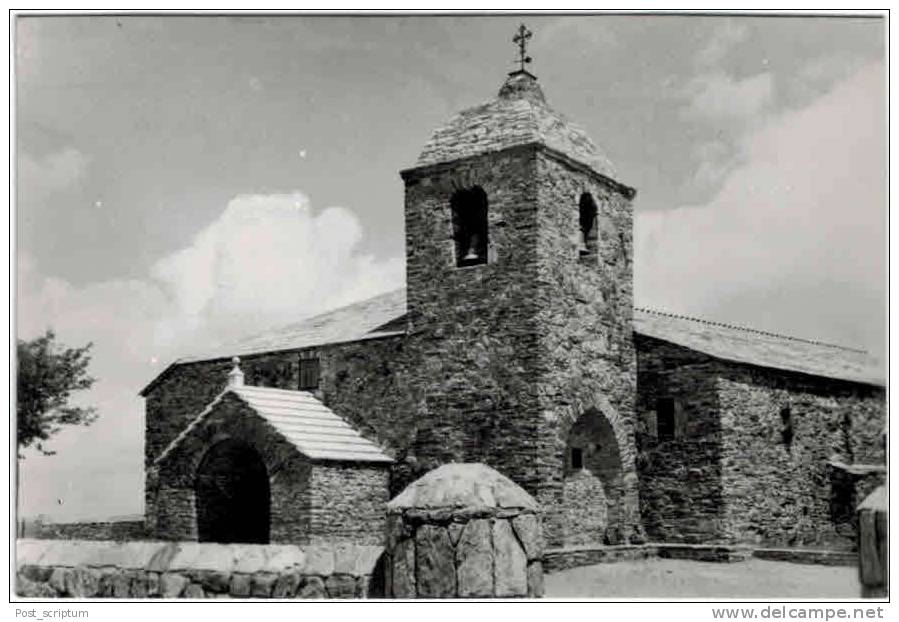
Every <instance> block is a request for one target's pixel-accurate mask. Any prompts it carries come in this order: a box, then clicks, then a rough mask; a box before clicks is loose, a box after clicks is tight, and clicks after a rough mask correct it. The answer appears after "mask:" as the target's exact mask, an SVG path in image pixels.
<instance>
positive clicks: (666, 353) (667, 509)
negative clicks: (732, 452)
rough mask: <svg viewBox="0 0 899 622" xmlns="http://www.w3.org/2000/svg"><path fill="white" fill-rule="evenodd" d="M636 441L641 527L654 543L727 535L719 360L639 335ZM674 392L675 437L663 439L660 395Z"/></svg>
mask: <svg viewBox="0 0 899 622" xmlns="http://www.w3.org/2000/svg"><path fill="white" fill-rule="evenodd" d="M635 343H636V346H637V361H638V370H639V371H638V374H637V412H638V426H637V439H638V450H639V457H638V460H637V465H638V469H639V473H640V504H641V514H642V518H643V526H644V527H645V529H646V533H647V537H648V538H649V539H650V540H651V541H653V542H688V543H697V542H719V541H722V539H723V538H724V531H723V524H722V523H723V519H724V507H723V499H722V484H721V461H720V452H721V449H720V448H721V442H722V441H721V425H720V416H719V403H718V385H717V383H716V381H715V375H714V374H715V371H716V367H715V363H714V361H712V359H710V358H709V357H707V356H705V355H702V354H700V353H698V352H694V351H692V350H688V349H686V348H681V347H679V346H676V345H674V344H669V343H666V342H663V341H659V340H656V339H652V338H649V337H644V336H640V335H637V336H636V337H635ZM659 398H671V399H672V400H673V401H674V407H675V437H674V438H672V439H659V435H658V422H657V421H656V401H657V400H658V399H659Z"/></svg>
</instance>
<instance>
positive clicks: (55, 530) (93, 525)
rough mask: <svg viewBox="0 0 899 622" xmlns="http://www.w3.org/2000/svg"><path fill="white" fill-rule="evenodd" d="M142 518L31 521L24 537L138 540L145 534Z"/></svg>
mask: <svg viewBox="0 0 899 622" xmlns="http://www.w3.org/2000/svg"><path fill="white" fill-rule="evenodd" d="M146 535H147V534H146V529H145V523H144V521H143V520H127V521H125V520H122V521H95V522H80V523H31V524H30V525H27V526H26V529H25V537H26V538H36V539H43V540H140V539H141V538H144V537H145V536H146Z"/></svg>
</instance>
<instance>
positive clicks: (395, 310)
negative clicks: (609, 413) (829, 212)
mask: <svg viewBox="0 0 899 622" xmlns="http://www.w3.org/2000/svg"><path fill="white" fill-rule="evenodd" d="M405 315H406V289H405V288H400V289H396V290H393V291H391V292H387V293H385V294H380V295H378V296H375V297H374V298H369V299H367V300H362V301H359V302H357V303H354V304H351V305H347V306H345V307H341V308H340V309H335V310H333V311H328V312H326V313H322V314H320V315H317V316H315V317H311V318H309V319H307V320H303V321H300V322H296V323H294V324H291V325H289V326H285V327H284V328H280V329H277V330H273V331H269V332H266V333H263V334H261V335H258V336H255V337H252V338H250V339H246V340H244V341H241V342H238V343H237V344H235V345H233V346H230V347H222V348H218V349H216V350H211V351H208V352H206V353H201V354H197V355H195V356H190V357H187V358H182V359H179V360H178V361H176V362H175V363H173V364H172V365H171V366H170V367H169V368H168V369H166V371H164V372H162V374H160V375H159V376H157V378H156V379H155V380H153V382H151V383H150V384H149V385H147V387H146V388H144V389H143V391H141V395H146V393H147V392H148V391H149V390H150V389H151V388H152V387H153V386H154V384H155V383H156V382H158V381H159V380H160V379H161V378H162V377H163V375H165V374H166V373H167V372H168V371H169V370H171V369H172V368H174V367H176V366H178V365H180V364H182V363H190V362H198V361H207V360H214V359H219V358H226V357H228V358H230V357H231V356H235V355H236V356H249V355H252V354H264V353H268V352H277V351H283V350H298V349H301V348H309V347H316V346H323V345H328V344H334V343H344V342H351V341H361V340H365V339H376V338H379V337H390V336H397V335H403V334H405V322H404V318H405ZM633 329H634V332H635V333H637V334H640V335H645V336H647V337H653V338H656V339H661V340H662V341H667V342H669V343H673V344H676V345H679V346H683V347H685V348H689V349H691V350H695V351H697V352H702V353H704V354H707V355H709V356H712V357H715V358H719V359H722V360H726V361H734V362H739V363H747V364H750V365H757V366H759V367H768V368H772V369H782V370H787V371H794V372H800V373H804V374H811V375H813V376H821V377H824V378H835V379H839V380H848V381H851V382H860V383H864V384H873V385H876V386H884V385H885V380H884V378H885V374H884V369H883V367H882V366H880V365H879V363H878V361H876V360H875V359H873V358H872V357H871V356H869V355H868V354H867V353H866V352H865V351H863V350H856V349H853V348H846V347H843V346H837V345H832V344H827V343H822V342H817V341H810V340H805V339H799V338H796V337H788V336H785V335H777V334H774V333H767V332H764V331H759V330H754V329H751V328H744V327H739V326H731V325H727V324H720V323H715V322H709V321H706V320H702V319H698V318H692V317H688V316H681V315H674V314H670V313H664V312H660V311H654V310H650V309H642V308H637V309H634V324H633Z"/></svg>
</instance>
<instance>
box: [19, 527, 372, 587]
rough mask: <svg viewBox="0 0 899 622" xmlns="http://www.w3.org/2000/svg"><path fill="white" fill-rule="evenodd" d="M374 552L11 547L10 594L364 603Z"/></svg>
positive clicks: (55, 544) (43, 543)
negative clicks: (13, 552) (12, 577)
mask: <svg viewBox="0 0 899 622" xmlns="http://www.w3.org/2000/svg"><path fill="white" fill-rule="evenodd" d="M381 553H382V548H381V547H379V546H359V545H340V546H314V545H312V546H304V547H298V546H283V545H282V546H279V545H248V544H244V545H233V544H232V545H226V544H197V543H188V542H169V543H165V542H127V543H122V542H119V543H116V542H85V541H68V542H62V541H51V540H19V541H17V542H16V593H17V594H18V595H19V596H21V597H26V598H27V597H31V598H56V597H67V598H71V597H74V598H187V599H200V598H241V599H247V598H250V599H258V598H278V599H291V598H340V599H353V598H370V597H378V596H381V595H382V594H383V579H382V578H381V576H382V575H381V574H380V572H379V570H378V559H379V557H380V556H381Z"/></svg>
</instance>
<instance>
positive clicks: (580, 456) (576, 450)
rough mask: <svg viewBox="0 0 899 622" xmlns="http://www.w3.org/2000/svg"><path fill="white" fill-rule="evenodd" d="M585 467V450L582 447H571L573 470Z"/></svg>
mask: <svg viewBox="0 0 899 622" xmlns="http://www.w3.org/2000/svg"><path fill="white" fill-rule="evenodd" d="M583 468H584V450H583V449H581V448H580V447H572V448H571V470H572V471H580V470H581V469H583Z"/></svg>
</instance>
